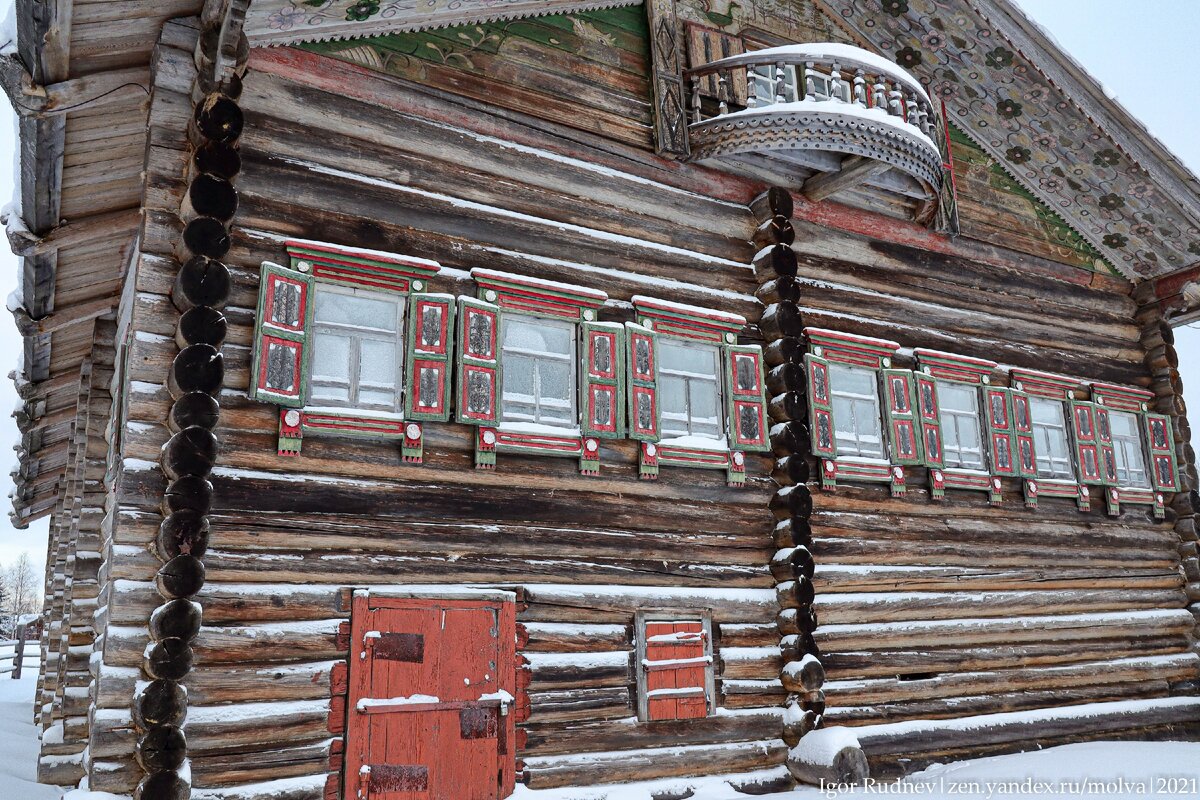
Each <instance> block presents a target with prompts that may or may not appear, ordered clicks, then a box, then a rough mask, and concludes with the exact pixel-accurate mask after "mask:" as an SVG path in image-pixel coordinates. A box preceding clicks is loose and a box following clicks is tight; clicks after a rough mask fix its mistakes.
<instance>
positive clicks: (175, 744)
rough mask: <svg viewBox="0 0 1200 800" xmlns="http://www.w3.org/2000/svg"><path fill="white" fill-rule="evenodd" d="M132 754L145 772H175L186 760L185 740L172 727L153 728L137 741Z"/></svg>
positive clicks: (180, 731) (181, 734) (179, 732)
mask: <svg viewBox="0 0 1200 800" xmlns="http://www.w3.org/2000/svg"><path fill="white" fill-rule="evenodd" d="M133 752H134V756H135V757H136V758H137V761H138V763H139V764H141V766H142V769H144V770H145V771H146V772H151V773H153V772H167V771H170V770H176V769H179V768H180V767H182V766H183V762H184V760H185V759H186V758H187V738H186V737H185V736H184V735H183V731H182V730H181V729H180V728H177V727H175V726H174V725H164V726H159V727H154V728H151V729H150V730H148V731H146V733H145V734H144V735H143V736H142V737H141V738H140V739H138V741H137V745H135V747H134V751H133Z"/></svg>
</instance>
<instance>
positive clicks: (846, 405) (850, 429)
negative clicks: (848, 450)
mask: <svg viewBox="0 0 1200 800" xmlns="http://www.w3.org/2000/svg"><path fill="white" fill-rule="evenodd" d="M833 419H834V422H835V424H836V426H837V432H838V435H839V436H841V435H843V434H845V435H847V436H850V437H853V436H854V404H853V403H852V402H851V401H849V400H847V399H846V398H844V397H834V398H833Z"/></svg>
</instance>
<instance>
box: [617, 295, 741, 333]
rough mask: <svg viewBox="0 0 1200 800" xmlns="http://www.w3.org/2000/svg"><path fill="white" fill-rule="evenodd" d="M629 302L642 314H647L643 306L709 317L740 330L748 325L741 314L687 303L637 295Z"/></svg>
mask: <svg viewBox="0 0 1200 800" xmlns="http://www.w3.org/2000/svg"><path fill="white" fill-rule="evenodd" d="M629 302H631V303H633V305H634V308H637V310H638V311H639V312H641V313H645V312H644V311H643V309H642V308H641V307H642V306H645V307H646V308H649V309H651V310H662V311H674V312H677V313H680V314H691V315H695V316H699V317H709V318H711V319H714V320H717V321H718V322H724V323H726V324H729V325H737V326H738V327H739V328H740V327H743V326H744V325H745V324H746V318H745V317H743V316H742V315H741V314H734V313H732V312H729V311H717V310H716V309H712V308H701V307H700V306H689V305H687V304H686V303H676V302H673V301H671V300H662V299H660V298H657V297H646V296H645V295H641V294H636V295H634V296H633V297H631V298H629Z"/></svg>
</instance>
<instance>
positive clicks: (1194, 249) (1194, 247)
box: [1188, 242, 1200, 256]
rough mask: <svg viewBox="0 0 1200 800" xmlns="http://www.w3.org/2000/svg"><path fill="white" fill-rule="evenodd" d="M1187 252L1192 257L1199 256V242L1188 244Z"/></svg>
mask: <svg viewBox="0 0 1200 800" xmlns="http://www.w3.org/2000/svg"><path fill="white" fill-rule="evenodd" d="M1188 252H1189V253H1191V254H1192V255H1194V256H1200V242H1192V243H1191V244H1189V245H1188Z"/></svg>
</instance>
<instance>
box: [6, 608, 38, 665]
mask: <svg viewBox="0 0 1200 800" xmlns="http://www.w3.org/2000/svg"><path fill="white" fill-rule="evenodd" d="M21 619H22V620H24V619H25V618H24V617H22V618H21ZM35 625H37V622H36V618H35V621H33V622H20V623H19V624H18V625H17V628H16V631H15V634H14V635H15V636H16V637H17V638H16V639H13V640H11V641H0V675H8V674H11V675H12V677H13V678H14V679H20V677H21V667H22V665H23V663H24V660H25V659H27V658H36V657H38V651H37V650H34V651H33V652H32V653H26V652H25V641H26V639H27V638H28V633H29V632H30V631H31V629H33V628H34V626H35ZM34 632H36V631H34ZM10 647H11V648H12V652H10V653H6V652H3V651H5V650H7V649H8V648H10ZM6 664H7V666H5V665H6Z"/></svg>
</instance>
